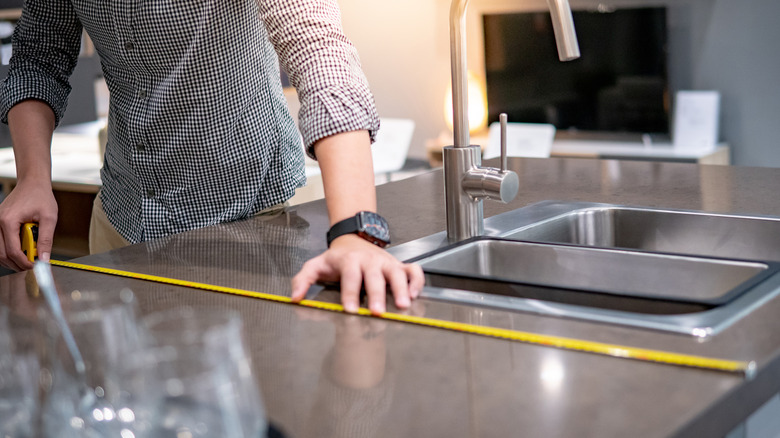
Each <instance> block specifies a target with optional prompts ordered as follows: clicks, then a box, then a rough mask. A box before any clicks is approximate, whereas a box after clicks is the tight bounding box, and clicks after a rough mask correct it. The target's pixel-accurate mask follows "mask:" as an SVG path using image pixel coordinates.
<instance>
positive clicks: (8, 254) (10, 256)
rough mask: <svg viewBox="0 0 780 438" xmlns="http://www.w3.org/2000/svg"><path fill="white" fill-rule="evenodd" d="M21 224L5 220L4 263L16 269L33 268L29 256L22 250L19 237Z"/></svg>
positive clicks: (3, 228) (3, 232) (3, 229)
mask: <svg viewBox="0 0 780 438" xmlns="http://www.w3.org/2000/svg"><path fill="white" fill-rule="evenodd" d="M20 229H21V224H18V223H17V224H15V226H14V224H13V223H7V222H4V223H3V225H2V234H3V254H2V255H3V258H2V260H3V265H4V266H6V267H7V268H10V269H13V270H14V271H17V272H18V271H22V270H24V269H31V268H32V263H30V262H29V260H27V256H25V255H24V253H23V252H22V242H21V240H20V239H19V230H20Z"/></svg>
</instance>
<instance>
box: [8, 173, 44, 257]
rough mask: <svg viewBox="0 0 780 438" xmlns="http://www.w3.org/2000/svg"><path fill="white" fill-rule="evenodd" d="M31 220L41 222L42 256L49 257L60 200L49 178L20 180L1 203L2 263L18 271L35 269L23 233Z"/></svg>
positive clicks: (40, 243)
mask: <svg viewBox="0 0 780 438" xmlns="http://www.w3.org/2000/svg"><path fill="white" fill-rule="evenodd" d="M27 222H37V223H38V245H37V246H38V258H39V259H41V260H46V261H48V260H49V257H50V256H51V247H52V240H53V238H54V227H55V226H56V225H57V201H56V200H55V199H54V193H53V192H52V189H51V185H50V183H49V182H48V181H46V182H45V183H43V184H24V183H22V182H20V183H19V185H17V186H16V188H14V190H13V191H12V192H11V193H10V194H9V195H8V197H6V198H5V200H3V202H2V203H0V265H3V266H5V267H7V268H10V269H13V270H14V271H23V270H27V269H32V267H33V265H32V263H31V262H30V261H29V260H27V256H26V255H25V254H24V252H22V242H21V239H20V236H19V235H20V231H21V229H22V226H23V225H24V224H25V223H27Z"/></svg>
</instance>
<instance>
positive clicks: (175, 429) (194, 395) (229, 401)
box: [144, 307, 267, 438]
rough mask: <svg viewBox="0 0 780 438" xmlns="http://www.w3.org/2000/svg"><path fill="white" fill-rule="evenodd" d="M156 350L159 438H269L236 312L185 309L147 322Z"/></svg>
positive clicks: (157, 315)
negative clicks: (183, 437)
mask: <svg viewBox="0 0 780 438" xmlns="http://www.w3.org/2000/svg"><path fill="white" fill-rule="evenodd" d="M144 322H145V323H146V326H147V327H148V329H149V332H150V334H151V336H152V339H153V342H154V344H155V347H154V349H153V351H154V353H153V357H154V363H155V370H156V372H157V378H158V379H159V381H160V382H161V383H162V384H161V385H157V387H155V388H149V390H148V391H146V394H147V395H151V394H154V392H155V390H157V391H158V395H157V396H151V397H152V398H154V399H156V400H157V401H158V405H157V408H156V409H155V410H156V411H157V412H158V416H157V417H156V418H155V419H154V421H153V433H152V436H154V437H155V438H158V437H159V438H165V437H180V436H188V437H193V438H196V437H216V436H219V437H226V438H249V437H251V438H257V437H264V436H265V434H266V427H267V425H266V421H265V413H264V409H263V404H262V400H261V397H260V392H259V390H258V387H257V384H256V382H255V380H254V378H253V376H252V371H251V363H250V358H249V355H248V354H247V348H246V344H245V341H244V338H243V334H242V321H241V318H240V316H239V315H238V314H237V313H235V312H233V311H230V310H226V309H217V308H191V307H182V308H176V309H172V310H167V311H161V312H157V313H154V314H151V315H149V316H148V317H146V318H145V319H144Z"/></svg>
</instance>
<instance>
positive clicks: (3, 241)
mask: <svg viewBox="0 0 780 438" xmlns="http://www.w3.org/2000/svg"><path fill="white" fill-rule="evenodd" d="M10 234H12V233H10V231H6V228H5V227H2V228H0V265H3V266H4V267H6V268H8V269H12V270H14V271H17V272H19V271H21V270H22V268H21V267H20V266H19V265H17V264H16V262H14V261H13V259H11V258H10V257H9V254H8V250H9V245H10V246H11V247H12V248H13V241H11V242H9V239H8V238H6V235H10ZM10 237H13V236H10ZM16 239H17V241H18V240H19V237H18V236H17V237H16ZM19 251H21V248H20V249H19Z"/></svg>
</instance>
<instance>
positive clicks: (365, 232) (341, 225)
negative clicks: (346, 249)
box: [328, 211, 390, 248]
mask: <svg viewBox="0 0 780 438" xmlns="http://www.w3.org/2000/svg"><path fill="white" fill-rule="evenodd" d="M352 233H355V234H357V235H358V236H360V237H362V238H364V239H366V240H368V241H369V242H371V243H373V244H374V245H377V246H379V247H380V248H384V247H385V246H387V244H389V243H390V229H389V227H388V226H387V221H386V220H385V218H383V217H382V216H380V215H378V214H376V213H373V212H370V211H361V212H360V213H358V214H356V215H354V216H352V217H350V218H347V219H344V220H343V221H340V222H337V223H336V224H334V225H333V226H332V227H330V230H328V248H330V243H331V242H333V240H334V239H336V238H337V237H339V236H343V235H345V234H352Z"/></svg>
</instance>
